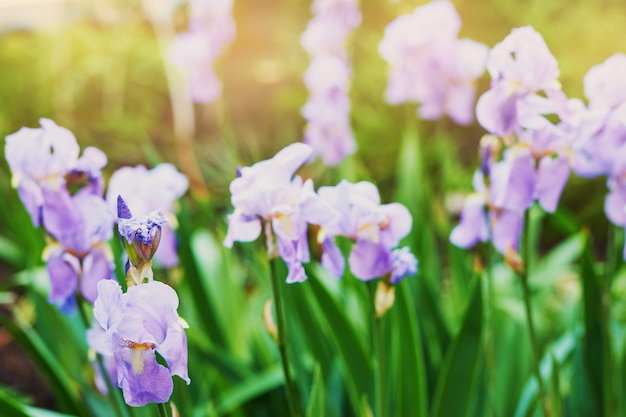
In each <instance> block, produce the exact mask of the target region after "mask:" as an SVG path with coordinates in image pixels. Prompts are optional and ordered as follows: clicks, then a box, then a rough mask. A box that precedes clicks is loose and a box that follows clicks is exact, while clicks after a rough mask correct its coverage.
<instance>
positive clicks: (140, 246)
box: [87, 197, 190, 407]
mask: <svg viewBox="0 0 626 417" xmlns="http://www.w3.org/2000/svg"><path fill="white" fill-rule="evenodd" d="M163 221H164V219H163V216H162V215H161V214H160V213H159V212H158V211H157V212H154V213H151V214H150V215H148V216H142V217H133V216H132V214H131V213H130V210H129V209H128V206H127V205H126V204H125V203H124V200H123V198H122V197H119V198H118V228H119V231H120V236H121V238H122V240H123V242H124V247H125V249H126V253H127V255H128V259H129V261H128V264H127V273H128V280H127V283H128V291H127V292H126V293H124V292H123V291H122V288H121V287H120V285H119V284H118V283H117V282H116V281H106V282H101V283H99V284H98V298H97V299H96V301H95V303H94V309H93V312H94V323H93V326H92V328H91V329H89V331H88V333H87V340H88V342H89V346H90V347H91V348H92V349H94V350H95V351H96V352H98V353H99V354H101V355H102V356H103V357H104V358H105V359H107V361H108V362H109V363H111V362H112V361H111V358H113V362H114V363H115V367H110V369H107V372H109V375H108V376H109V378H110V380H111V381H116V383H117V386H118V387H120V388H121V389H122V393H123V395H124V400H125V402H126V403H127V404H128V405H130V406H135V407H139V406H143V405H146V404H148V403H164V402H167V401H168V400H169V398H170V397H171V395H172V391H173V387H174V385H173V381H172V376H173V375H178V376H179V377H181V378H182V379H183V380H184V381H185V382H186V383H187V384H189V383H190V379H189V376H188V374H187V338H186V335H185V331H184V329H185V327H186V323H185V322H184V321H183V320H182V319H181V318H180V317H179V315H178V313H177V309H178V296H177V295H176V292H175V291H174V290H173V289H172V288H171V287H169V286H168V285H166V284H164V283H162V282H159V281H154V280H153V273H152V269H151V264H152V257H153V256H154V254H155V252H156V250H157V248H158V246H159V240H160V234H161V225H162V224H163ZM159 357H160V358H162V360H163V361H164V362H165V364H163V363H160V362H159V360H158V358H159Z"/></svg>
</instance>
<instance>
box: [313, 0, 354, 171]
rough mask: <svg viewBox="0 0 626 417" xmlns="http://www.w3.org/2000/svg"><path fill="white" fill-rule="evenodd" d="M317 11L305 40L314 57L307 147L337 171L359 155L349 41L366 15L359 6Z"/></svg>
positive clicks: (320, 0) (338, 3) (318, 2)
mask: <svg viewBox="0 0 626 417" xmlns="http://www.w3.org/2000/svg"><path fill="white" fill-rule="evenodd" d="M312 9H313V13H314V17H313V18H312V19H311V20H310V21H309V23H308V25H307V27H306V30H305V31H304V33H303V34H302V37H301V43H302V46H303V47H304V49H305V50H306V51H307V52H308V53H309V55H310V56H311V63H310V65H309V68H308V69H307V70H306V72H305V74H304V83H305V85H306V87H307V89H308V91H309V100H308V102H307V103H306V104H305V106H304V107H303V108H302V115H303V116H304V118H305V119H306V121H307V124H306V127H305V131H304V138H303V141H304V142H305V143H307V144H309V145H311V147H312V148H313V155H314V156H319V157H320V158H321V159H322V161H324V163H325V164H327V165H337V164H339V163H340V162H341V161H342V160H343V159H344V158H345V157H346V156H347V155H350V154H352V153H353V152H354V151H355V149H356V142H355V139H354V135H353V133H352V128H351V127H350V97H349V89H350V77H351V74H352V69H351V67H350V60H349V58H348V54H347V41H348V38H349V36H350V33H351V32H352V31H353V30H354V29H355V28H356V27H357V26H358V25H359V24H360V23H361V12H360V10H359V7H358V1H356V0H315V1H314V2H313V5H312Z"/></svg>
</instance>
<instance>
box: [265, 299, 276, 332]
mask: <svg viewBox="0 0 626 417" xmlns="http://www.w3.org/2000/svg"><path fill="white" fill-rule="evenodd" d="M263 321H264V322H265V328H266V329H267V332H268V333H269V334H270V336H272V338H273V339H277V338H278V328H277V327H276V322H275V321H274V316H272V299H271V298H268V299H267V300H265V304H263Z"/></svg>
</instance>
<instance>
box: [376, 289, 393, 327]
mask: <svg viewBox="0 0 626 417" xmlns="http://www.w3.org/2000/svg"><path fill="white" fill-rule="evenodd" d="M395 299H396V294H395V287H394V286H393V285H391V284H389V283H388V282H387V281H384V280H380V281H378V285H377V286H376V301H375V304H376V317H378V318H380V317H382V316H384V315H385V313H387V311H389V309H390V308H391V307H392V306H393V302H394V301H395Z"/></svg>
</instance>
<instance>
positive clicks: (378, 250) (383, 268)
mask: <svg viewBox="0 0 626 417" xmlns="http://www.w3.org/2000/svg"><path fill="white" fill-rule="evenodd" d="M318 194H319V196H320V197H321V198H322V200H324V201H325V202H326V203H328V204H329V205H330V206H331V207H333V208H334V209H335V210H337V211H338V212H339V214H340V216H341V217H340V220H339V221H338V222H337V221H335V220H334V219H333V222H332V223H322V228H321V230H320V235H319V236H318V238H319V240H320V242H321V243H322V247H323V249H324V253H323V255H322V265H324V267H325V268H326V269H328V271H329V272H330V273H331V274H333V275H334V276H336V277H337V278H339V277H341V276H342V275H343V270H344V267H345V260H344V258H343V255H342V254H341V251H340V250H339V248H338V247H337V245H336V243H335V237H336V236H343V237H346V238H348V239H350V240H352V241H354V242H355V244H354V246H353V247H352V250H351V252H350V256H349V259H348V262H349V265H350V270H351V271H352V273H353V274H354V276H355V277H357V278H359V279H362V280H371V279H374V278H377V277H381V276H383V275H385V274H387V273H389V272H391V271H392V269H393V262H394V258H393V255H392V252H391V250H392V248H393V247H395V246H397V245H398V243H399V242H400V240H401V239H402V238H403V237H405V236H406V235H407V234H408V233H409V232H410V230H411V224H412V217H411V214H410V213H409V211H408V210H407V209H406V207H404V206H403V205H402V204H399V203H391V204H380V195H379V194H378V189H377V188H376V186H375V185H374V184H372V183H369V182H366V181H362V182H359V183H356V184H353V183H350V182H348V181H345V180H343V181H341V182H340V183H339V184H338V185H336V186H334V187H320V189H319V190H318Z"/></svg>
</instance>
